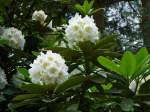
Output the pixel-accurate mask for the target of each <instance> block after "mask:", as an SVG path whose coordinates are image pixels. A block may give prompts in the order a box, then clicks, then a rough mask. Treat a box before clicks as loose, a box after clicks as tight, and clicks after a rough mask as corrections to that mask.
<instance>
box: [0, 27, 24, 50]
mask: <svg viewBox="0 0 150 112" xmlns="http://www.w3.org/2000/svg"><path fill="white" fill-rule="evenodd" d="M2 38H3V39H6V40H8V41H9V42H8V45H9V46H10V47H12V48H16V49H21V50H23V48H24V44H25V39H24V35H23V34H22V32H21V31H20V30H18V29H16V28H14V27H11V28H6V29H4V31H3V34H2Z"/></svg>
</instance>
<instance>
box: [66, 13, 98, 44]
mask: <svg viewBox="0 0 150 112" xmlns="http://www.w3.org/2000/svg"><path fill="white" fill-rule="evenodd" d="M65 36H66V39H67V40H68V42H69V43H70V44H73V45H74V44H76V43H77V42H82V41H91V42H95V41H96V40H97V39H98V38H99V32H98V28H97V26H96V24H95V23H94V19H93V17H89V16H85V17H83V18H82V17H81V15H79V14H76V15H75V16H74V17H72V18H71V19H70V20H69V25H67V27H66V29H65Z"/></svg>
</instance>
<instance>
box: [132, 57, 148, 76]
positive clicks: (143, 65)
mask: <svg viewBox="0 0 150 112" xmlns="http://www.w3.org/2000/svg"><path fill="white" fill-rule="evenodd" d="M149 60H150V55H148V56H147V57H145V58H143V60H142V61H141V62H140V63H138V64H137V66H136V72H135V74H134V75H133V77H132V79H134V78H136V77H138V76H140V75H144V74H145V73H146V71H147V70H148V69H150V65H149V64H148V62H149Z"/></svg>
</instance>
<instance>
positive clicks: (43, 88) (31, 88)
mask: <svg viewBox="0 0 150 112" xmlns="http://www.w3.org/2000/svg"><path fill="white" fill-rule="evenodd" d="M55 86H56V85H53V84H49V85H38V84H24V85H22V86H21V90H23V91H25V92H27V93H32V94H43V93H47V92H49V93H52V92H53V90H54V88H55Z"/></svg>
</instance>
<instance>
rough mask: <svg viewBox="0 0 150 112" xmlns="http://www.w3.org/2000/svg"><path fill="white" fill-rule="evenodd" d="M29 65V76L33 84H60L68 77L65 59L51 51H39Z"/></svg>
mask: <svg viewBox="0 0 150 112" xmlns="http://www.w3.org/2000/svg"><path fill="white" fill-rule="evenodd" d="M30 66H31V68H30V69H29V73H30V78H31V81H32V82H33V83H35V84H41V85H43V84H60V83H62V82H64V81H65V80H66V79H67V78H68V72H67V71H68V67H67V66H66V64H65V60H64V59H63V58H62V57H61V56H60V55H59V54H57V53H53V52H52V51H48V52H47V53H46V54H44V53H41V54H40V55H39V56H38V57H37V59H36V60H34V62H33V64H31V65H30Z"/></svg>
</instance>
